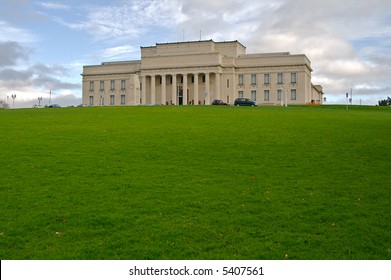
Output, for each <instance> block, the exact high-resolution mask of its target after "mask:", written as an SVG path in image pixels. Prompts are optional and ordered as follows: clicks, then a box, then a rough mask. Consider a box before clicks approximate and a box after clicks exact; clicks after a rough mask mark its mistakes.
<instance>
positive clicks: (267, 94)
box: [263, 90, 270, 101]
mask: <svg viewBox="0 0 391 280" xmlns="http://www.w3.org/2000/svg"><path fill="white" fill-rule="evenodd" d="M269 99H270V92H269V91H268V90H265V91H264V93H263V100H264V101H269Z"/></svg>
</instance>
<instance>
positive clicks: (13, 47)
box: [0, 41, 31, 68]
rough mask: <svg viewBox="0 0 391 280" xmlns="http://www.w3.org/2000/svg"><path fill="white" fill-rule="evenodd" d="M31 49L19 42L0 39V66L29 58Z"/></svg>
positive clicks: (11, 64)
mask: <svg viewBox="0 0 391 280" xmlns="http://www.w3.org/2000/svg"><path fill="white" fill-rule="evenodd" d="M30 51H31V49H29V48H27V47H24V46H22V45H21V44H19V43H17V42H9V41H8V42H1V41H0V68H1V67H4V66H13V65H16V64H17V63H18V62H19V61H21V60H28V57H29V53H30Z"/></svg>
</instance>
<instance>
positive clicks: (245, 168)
mask: <svg viewBox="0 0 391 280" xmlns="http://www.w3.org/2000/svg"><path fill="white" fill-rule="evenodd" d="M0 121H1V133H0V151H1V152H0V163H1V169H0V201H1V203H0V213H1V215H0V259H107V260H112V259H280V260H282V259H302V260H303V259H321V260H325V259H386V260H390V259H391V160H390V159H391V155H390V143H391V129H390V124H391V109H390V108H381V107H351V108H350V109H349V110H348V111H346V110H345V108H344V107H343V106H340V107H339V106H322V107H304V106H303V107H300V106H297V107H288V108H284V107H257V108H244V107H243V108H242V107H240V108H237V107H117V108H113V107H110V108H109V107H104V108H66V109H65V108H64V109H20V110H0Z"/></svg>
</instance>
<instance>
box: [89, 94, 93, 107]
mask: <svg viewBox="0 0 391 280" xmlns="http://www.w3.org/2000/svg"><path fill="white" fill-rule="evenodd" d="M89 105H90V106H93V105H94V97H93V96H90V100H89Z"/></svg>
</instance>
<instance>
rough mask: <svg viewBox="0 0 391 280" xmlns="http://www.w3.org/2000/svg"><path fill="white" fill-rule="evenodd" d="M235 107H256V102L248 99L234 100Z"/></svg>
mask: <svg viewBox="0 0 391 280" xmlns="http://www.w3.org/2000/svg"><path fill="white" fill-rule="evenodd" d="M234 105H235V106H257V102H255V101H254V100H252V99H249V98H236V99H235V102H234Z"/></svg>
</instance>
